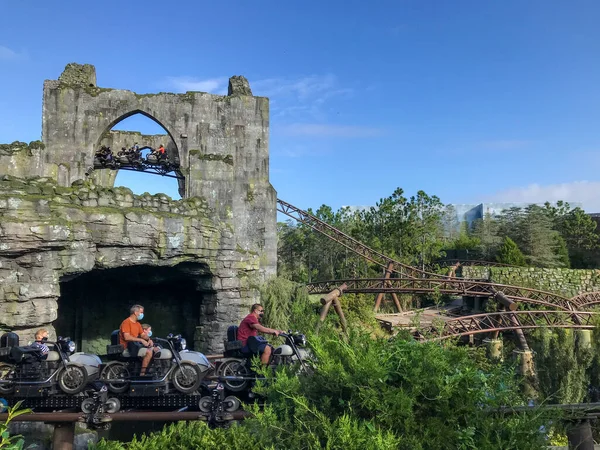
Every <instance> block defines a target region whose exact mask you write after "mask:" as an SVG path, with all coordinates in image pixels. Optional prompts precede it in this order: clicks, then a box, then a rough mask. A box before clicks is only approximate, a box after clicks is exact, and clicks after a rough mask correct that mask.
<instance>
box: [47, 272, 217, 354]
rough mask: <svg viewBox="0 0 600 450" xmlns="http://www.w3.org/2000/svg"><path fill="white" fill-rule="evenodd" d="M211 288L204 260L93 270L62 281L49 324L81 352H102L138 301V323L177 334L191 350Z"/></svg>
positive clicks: (155, 332) (160, 333)
mask: <svg viewBox="0 0 600 450" xmlns="http://www.w3.org/2000/svg"><path fill="white" fill-rule="evenodd" d="M210 286H211V276H210V272H209V270H208V267H207V266H206V265H203V264H195V263H184V264H179V265H177V266H174V267H153V266H131V267H121V268H115V269H96V270H92V271H91V272H88V273H85V274H82V275H79V276H76V277H74V278H73V277H70V278H67V277H65V279H64V280H61V283H60V292H61V295H60V298H59V300H58V318H57V319H56V320H55V321H54V323H53V325H54V327H55V329H56V333H57V335H62V336H70V337H71V338H72V339H73V340H74V341H75V342H76V343H77V348H78V349H80V350H81V351H84V352H89V353H95V354H99V355H103V354H106V344H108V343H109V340H110V334H111V332H112V331H113V330H116V329H117V328H119V325H120V324H121V322H122V321H123V320H124V319H125V318H126V317H128V316H129V308H130V307H131V306H132V305H134V304H140V305H143V306H144V308H145V313H144V319H143V320H142V323H148V324H150V325H151V326H152V333H153V336H157V337H165V336H166V335H167V334H168V333H174V334H176V333H180V334H181V335H182V336H183V337H185V338H186V340H187V342H188V346H189V347H190V348H193V347H194V339H195V338H196V339H198V336H197V335H196V334H197V333H196V329H197V327H198V325H199V324H200V316H201V310H202V307H203V306H204V307H206V303H207V301H209V300H210V298H211V297H212V296H211V295H210V293H211V290H210Z"/></svg>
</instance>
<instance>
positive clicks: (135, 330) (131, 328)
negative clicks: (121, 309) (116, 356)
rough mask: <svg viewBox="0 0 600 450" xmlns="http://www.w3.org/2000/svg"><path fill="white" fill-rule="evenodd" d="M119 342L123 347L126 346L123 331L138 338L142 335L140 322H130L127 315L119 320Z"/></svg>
mask: <svg viewBox="0 0 600 450" xmlns="http://www.w3.org/2000/svg"><path fill="white" fill-rule="evenodd" d="M119 331H120V333H119V343H120V344H121V345H122V346H123V348H125V347H127V341H126V340H125V333H129V334H130V335H132V336H133V337H134V338H138V337H140V336H141V335H142V333H143V332H144V330H142V324H141V323H139V322H132V321H131V320H129V317H128V318H127V319H125V320H124V321H123V322H121V326H120V327H119Z"/></svg>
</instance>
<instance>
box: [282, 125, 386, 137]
mask: <svg viewBox="0 0 600 450" xmlns="http://www.w3.org/2000/svg"><path fill="white" fill-rule="evenodd" d="M273 131H274V132H278V131H279V132H281V133H282V134H284V135H286V136H316V137H341V138H363V137H374V136H380V135H381V134H382V132H383V130H382V129H380V128H371V127H362V126H352V125H327V124H310V123H294V124H290V125H283V126H280V127H277V128H275V127H273Z"/></svg>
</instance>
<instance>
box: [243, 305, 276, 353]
mask: <svg viewBox="0 0 600 450" xmlns="http://www.w3.org/2000/svg"><path fill="white" fill-rule="evenodd" d="M264 314H265V309H264V308H263V307H262V305H261V304H260V303H255V304H254V305H252V307H251V308H250V314H248V315H247V316H246V317H244V319H243V320H242V322H241V323H240V326H239V327H238V334H237V338H238V340H239V341H242V345H243V346H244V347H243V348H242V353H252V352H251V351H250V349H249V348H248V338H250V337H256V336H257V335H258V333H259V332H260V333H265V334H272V335H274V336H279V334H280V333H283V331H280V330H274V329H273V328H267V327H263V326H262V325H261V324H260V323H259V321H260V319H261V318H262V317H263V316H264ZM257 351H258V353H259V354H260V361H261V362H262V363H263V364H265V365H267V364H269V360H270V359H271V346H270V345H269V343H268V342H267V341H264V342H261V343H259V344H258V347H257Z"/></svg>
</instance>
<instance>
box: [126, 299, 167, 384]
mask: <svg viewBox="0 0 600 450" xmlns="http://www.w3.org/2000/svg"><path fill="white" fill-rule="evenodd" d="M129 312H130V313H131V314H130V315H129V317H128V318H127V319H125V320H124V321H123V322H122V323H121V326H120V327H119V330H120V333H119V343H120V344H121V345H122V346H123V348H127V350H129V354H130V355H131V356H132V357H136V356H138V352H139V351H140V350H141V349H142V348H147V350H146V353H145V354H144V355H143V359H142V370H141V373H140V375H146V368H147V367H148V364H150V361H151V360H152V355H153V354H154V352H156V351H158V349H157V348H156V347H154V343H153V342H152V340H151V339H150V337H149V336H148V335H147V334H145V333H144V330H143V329H142V324H141V323H140V320H142V319H143V318H144V307H143V306H142V305H133V306H132V307H131V309H130V310H129Z"/></svg>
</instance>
